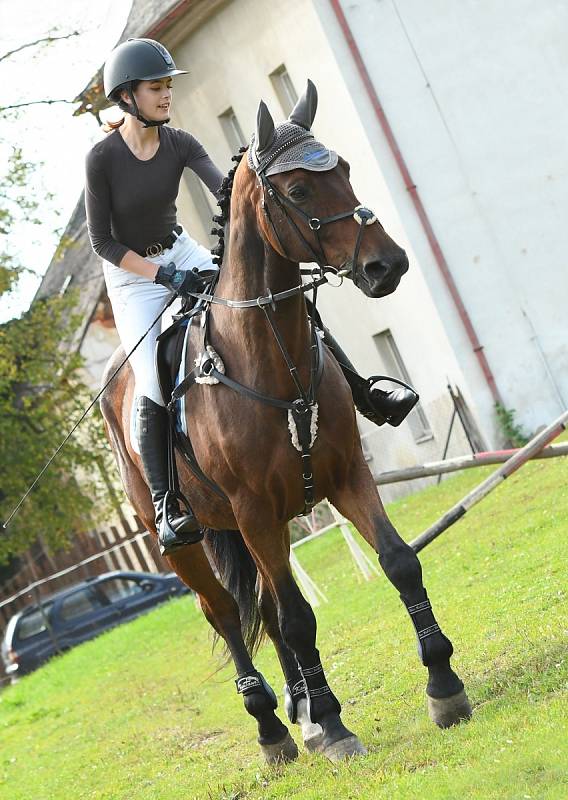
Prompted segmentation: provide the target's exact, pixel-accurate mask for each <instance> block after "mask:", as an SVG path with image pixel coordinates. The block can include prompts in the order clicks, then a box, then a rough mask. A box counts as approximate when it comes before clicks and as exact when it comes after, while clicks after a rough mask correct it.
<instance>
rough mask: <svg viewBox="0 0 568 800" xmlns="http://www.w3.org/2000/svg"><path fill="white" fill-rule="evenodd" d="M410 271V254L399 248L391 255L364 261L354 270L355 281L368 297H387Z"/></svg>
mask: <svg viewBox="0 0 568 800" xmlns="http://www.w3.org/2000/svg"><path fill="white" fill-rule="evenodd" d="M405 272H408V256H407V255H406V253H405V251H404V250H402V249H401V248H397V250H396V251H394V252H393V253H392V254H389V256H385V257H383V258H380V259H375V260H372V261H366V262H364V263H362V264H361V265H360V266H359V268H358V269H357V270H355V271H354V276H353V283H354V284H355V285H356V286H357V288H358V289H360V290H361V291H362V292H363V294H366V295H367V297H386V295H388V294H392V292H394V290H395V289H396V288H397V286H398V284H399V283H400V279H401V278H402V276H403V275H404V273H405Z"/></svg>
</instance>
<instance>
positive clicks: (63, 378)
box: [0, 45, 109, 564]
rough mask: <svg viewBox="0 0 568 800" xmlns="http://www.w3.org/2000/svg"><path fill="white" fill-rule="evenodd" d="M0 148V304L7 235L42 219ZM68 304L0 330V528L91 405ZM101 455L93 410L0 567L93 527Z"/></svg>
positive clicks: (9, 272)
mask: <svg viewBox="0 0 568 800" xmlns="http://www.w3.org/2000/svg"><path fill="white" fill-rule="evenodd" d="M24 46H26V45H23V46H22V47H24ZM18 49H22V48H18ZM8 55H9V54H8ZM4 57H6V54H4V56H0V61H2V60H3V58H4ZM1 118H2V111H1V110H0V120H1ZM0 144H1V145H2V146H3V147H4V148H8V149H9V150H10V153H11V155H10V157H9V158H8V161H7V163H6V166H5V170H4V172H3V173H1V174H0V233H1V234H2V241H3V246H2V247H1V248H0V301H1V300H2V299H3V298H4V299H5V298H6V297H7V296H8V294H9V293H10V292H13V291H15V290H16V288H17V285H18V280H19V278H20V277H21V275H22V274H23V272H25V271H26V270H27V269H28V267H27V265H26V264H22V263H20V259H19V258H18V257H17V255H15V254H14V251H13V250H10V249H9V244H8V243H9V237H10V234H12V233H13V232H14V229H15V227H16V226H17V225H18V224H20V223H21V222H22V220H25V221H26V222H27V223H30V224H32V225H33V224H35V225H37V224H41V222H42V219H41V216H42V215H41V209H40V207H39V204H38V202H37V200H36V199H35V194H34V187H33V179H34V171H35V165H34V164H33V163H30V162H29V161H26V159H25V157H24V154H23V152H22V150H21V149H20V148H19V147H17V146H15V145H13V144H11V143H9V142H6V141H3V142H0ZM45 199H46V198H45V197H42V204H43V206H42V207H45ZM75 305H76V297H75V296H74V295H73V293H66V294H65V295H63V296H59V295H57V296H54V297H50V298H46V299H44V300H41V301H36V302H34V303H33V304H32V305H31V307H30V308H29V310H28V311H26V312H25V313H24V314H23V315H22V316H21V317H19V318H16V319H12V320H10V321H9V322H7V323H4V324H3V325H1V326H0V519H2V520H3V521H4V520H6V518H7V516H8V514H9V513H10V511H11V510H12V509H13V507H14V506H15V505H16V503H17V501H18V500H19V498H20V497H21V496H22V495H23V493H24V492H25V490H26V488H27V487H28V486H29V485H30V484H31V482H32V481H33V479H34V477H35V476H36V474H37V473H38V472H39V471H40V469H41V468H42V466H43V465H44V463H45V462H46V461H47V459H48V458H49V457H50V456H51V454H52V453H53V452H54V451H55V449H56V448H57V446H58V445H59V443H60V442H61V440H62V439H63V438H64V436H65V434H66V433H67V431H68V430H69V429H70V428H71V427H72V425H73V422H74V421H75V420H76V419H77V418H78V417H79V416H80V413H81V411H82V410H83V408H84V407H85V406H86V405H87V404H88V401H89V398H90V394H91V392H90V391H89V390H88V389H87V386H86V384H85V383H84V380H83V376H82V369H81V368H82V361H81V357H80V355H79V353H78V352H77V339H76V335H75V333H76V331H77V328H78V326H79V324H80V322H81V320H80V319H79V317H78V316H77V314H76V313H75V312H74V308H75ZM107 452H108V447H106V445H105V441H104V434H103V426H102V420H101V418H100V414H98V413H97V412H96V411H95V412H93V414H92V416H91V417H90V418H87V420H86V421H85V423H84V424H83V426H82V427H81V428H80V430H79V431H78V433H77V434H76V435H75V436H74V437H73V438H71V439H70V441H69V442H68V444H67V445H66V446H65V448H64V449H63V450H62V451H61V453H60V454H59V455H58V456H57V459H56V460H55V461H54V462H53V464H52V465H51V467H50V468H49V470H48V471H47V472H46V473H45V475H44V476H43V478H42V479H41V481H40V483H39V484H38V486H37V487H36V488H35V489H34V491H33V492H32V493H31V494H30V496H29V497H28V499H27V500H26V501H25V503H24V505H23V506H22V508H21V510H20V511H19V513H18V515H17V516H16V517H15V518H14V520H13V522H12V523H11V524H10V526H9V528H8V530H7V531H3V532H0V564H1V563H5V562H7V561H8V560H9V558H10V556H13V555H17V554H20V553H23V552H24V551H25V550H26V549H27V548H28V547H29V546H30V545H31V544H33V542H34V541H35V540H36V539H37V538H38V537H39V536H41V537H42V539H43V540H44V542H46V543H47V544H48V545H49V546H51V547H52V548H54V549H56V548H59V547H61V546H64V545H65V544H66V543H68V542H69V541H70V540H71V539H72V538H73V536H74V535H75V534H76V533H78V532H79V531H84V530H86V529H89V528H91V527H93V526H94V525H95V524H96V522H97V520H99V519H100V517H101V515H102V514H103V513H104V512H105V511H107V510H108V503H109V499H108V495H107V490H106V486H105V483H104V481H102V480H101V475H100V469H101V467H103V468H104V461H105V458H106V457H107V456H106V453H107Z"/></svg>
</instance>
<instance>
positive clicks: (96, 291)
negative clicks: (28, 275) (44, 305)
mask: <svg viewBox="0 0 568 800" xmlns="http://www.w3.org/2000/svg"><path fill="white" fill-rule="evenodd" d="M68 288H69V289H78V290H79V292H78V303H77V308H76V311H77V313H78V314H80V315H81V326H80V330H79V331H78V332H77V336H78V337H79V339H81V338H82V336H83V333H84V332H85V329H86V328H87V326H88V325H89V322H90V320H91V315H92V313H93V311H94V310H95V308H96V305H97V303H98V301H99V299H100V297H101V294H102V292H103V289H104V276H103V271H102V269H101V260H100V258H99V256H97V255H96V253H95V252H94V251H93V249H92V247H91V243H90V241H89V236H88V233H87V217H86V213H85V202H84V193H83V192H81V195H80V197H79V201H78V203H77V205H76V206H75V210H74V211H73V213H72V215H71V218H70V219H69V222H68V223H67V226H66V228H65V232H64V234H63V236H62V238H61V240H60V242H59V246H58V248H57V250H56V251H55V254H54V256H53V258H52V259H51V262H50V264H49V267H48V268H47V271H46V273H45V275H44V277H43V280H42V282H41V284H40V287H39V289H38V290H37V292H36V295H35V297H34V300H33V302H35V301H37V300H41V299H44V298H46V297H51V296H53V295H55V294H63V293H64V292H65V291H66V290H67V289H68Z"/></svg>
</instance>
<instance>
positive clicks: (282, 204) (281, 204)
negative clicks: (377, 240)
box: [256, 164, 381, 277]
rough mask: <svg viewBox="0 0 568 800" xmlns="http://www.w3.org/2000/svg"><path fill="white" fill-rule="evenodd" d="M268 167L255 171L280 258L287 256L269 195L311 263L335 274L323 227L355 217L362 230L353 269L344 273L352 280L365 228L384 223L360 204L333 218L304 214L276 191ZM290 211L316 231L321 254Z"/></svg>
mask: <svg viewBox="0 0 568 800" xmlns="http://www.w3.org/2000/svg"><path fill="white" fill-rule="evenodd" d="M266 166H268V164H263V165H261V166H259V168H258V169H257V171H256V174H257V176H258V179H259V182H260V184H261V186H262V210H263V211H264V214H265V216H266V219H267V220H268V222H269V223H270V227H271V228H272V231H273V233H274V236H275V237H276V241H277V242H278V246H279V247H280V249H281V251H282V253H281V255H283V256H284V257H285V258H287V257H288V256H287V254H286V248H285V247H284V245H283V244H282V239H281V238H280V235H279V233H278V230H277V228H276V226H275V224H274V220H273V219H272V215H271V213H270V209H269V204H268V202H267V196H268V197H269V198H270V200H272V201H273V203H274V204H275V205H276V206H277V207H278V208H279V209H280V210H281V211H282V213H283V214H284V216H285V218H286V221H287V222H288V224H289V225H290V227H291V228H292V230H293V231H294V233H295V234H296V236H297V237H298V238H299V239H300V241H301V242H302V245H303V246H304V247H306V248H307V250H308V253H309V255H310V259H311V260H312V261H315V263H316V264H317V265H318V266H319V268H320V270H330V271H335V272H336V273H339V272H340V270H338V269H335V268H334V267H331V266H330V265H329V262H328V259H327V256H326V254H325V250H324V246H323V242H322V240H321V236H320V230H321V229H322V227H323V226H324V225H329V224H330V223H332V222H337V221H338V220H340V219H348V218H349V217H352V218H353V219H354V220H355V222H357V223H358V225H359V231H358V233H357V239H356V241H355V248H354V252H353V258H352V259H351V264H352V267H351V269H349V270H341V272H342V275H343V276H345V277H349V276H350V275H351V273H352V270H353V269H354V268H355V266H356V264H357V259H358V257H359V251H360V249H361V242H362V240H363V233H364V231H365V228H366V227H367V226H368V225H373V223H375V222H377V223H378V224H379V225H380V224H381V223H380V222H379V220H378V219H377V217H376V216H375V214H374V212H373V211H371V209H370V208H367V206H363V205H358V206H355V208H354V209H352V210H350V211H342V212H340V213H339V214H333V215H332V216H330V217H323V218H322V217H317V216H311V215H310V214H308V213H307V212H306V211H304V209H303V208H299V207H298V206H297V205H296V204H295V203H293V202H292V201H291V200H290V199H289V198H288V197H286V195H284V194H282V192H281V191H280V190H279V189H277V188H276V186H275V185H274V184H273V183H272V181H271V180H270V179H269V178H268V176H267V175H266V174H265V172H264V169H266ZM288 208H289V209H292V210H293V211H294V212H295V213H296V214H298V215H299V216H300V217H302V218H303V219H304V221H305V222H306V224H307V225H308V227H309V229H310V230H311V231H313V233H314V235H315V238H316V241H317V247H318V250H319V253H318V252H316V251H315V250H314V248H313V247H312V245H311V244H310V242H309V241H308V240H307V239H306V237H305V236H304V234H303V233H302V231H301V230H300V228H299V227H298V225H297V224H296V222H295V220H294V218H293V217H292V216H291V215H290V214H289V213H288V210H287V209H288Z"/></svg>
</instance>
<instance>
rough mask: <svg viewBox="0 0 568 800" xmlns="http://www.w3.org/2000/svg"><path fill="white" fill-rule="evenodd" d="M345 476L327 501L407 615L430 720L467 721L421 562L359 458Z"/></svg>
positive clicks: (465, 702)
mask: <svg viewBox="0 0 568 800" xmlns="http://www.w3.org/2000/svg"><path fill="white" fill-rule="evenodd" d="M347 475H348V476H349V477H348V481H347V482H346V484H345V485H344V486H343V487H341V489H340V490H339V491H337V492H336V494H335V495H334V496H333V497H330V498H329V499H330V500H331V502H332V503H333V505H334V506H335V507H336V508H337V509H338V510H339V511H340V513H341V514H343V515H344V516H345V517H347V519H349V520H351V522H352V523H353V524H354V525H355V527H356V528H357V530H358V531H359V532H360V533H361V534H362V536H363V537H364V538H365V539H366V540H367V542H369V544H370V545H371V547H373V548H374V549H375V551H376V552H377V553H378V556H379V563H380V565H381V567H382V568H383V570H384V572H385V574H386V576H387V578H388V579H389V581H390V582H391V583H392V584H393V586H394V587H395V589H396V590H397V591H398V593H399V595H400V599H401V600H402V602H403V603H404V605H405V607H406V610H407V612H408V614H409V615H410V618H411V620H412V624H413V625H414V628H415V631H416V637H417V643H418V655H419V657H420V659H421V661H422V663H423V664H424V666H425V667H427V668H428V685H427V687H426V695H427V698H428V712H429V714H430V718H431V719H432V721H433V722H435V723H436V725H438V726H440V727H441V728H448V727H450V726H451V725H455V724H456V723H458V722H460V720H463V719H469V718H470V717H471V713H472V712H471V706H470V703H469V700H468V698H467V695H466V693H465V691H464V686H463V683H462V681H461V680H460V679H459V678H458V676H457V675H456V673H455V672H454V671H453V670H452V668H451V667H450V657H451V655H452V653H453V646H452V643H451V641H450V640H449V639H448V637H447V636H446V635H445V634H444V633H442V630H441V629H440V626H439V625H438V623H437V621H436V619H435V617H434V612H433V610H432V606H431V603H430V599H429V598H428V595H427V594H426V589H425V588H424V585H423V583H422V568H421V566H420V561H419V560H418V557H417V555H416V553H415V552H414V550H413V549H412V548H411V547H409V545H407V544H406V543H405V542H404V541H403V540H402V539H401V537H400V536H399V535H398V533H397V532H396V530H395V528H394V527H393V525H392V523H391V521H390V520H389V518H388V516H387V514H386V512H385V510H384V508H383V504H382V502H381V500H380V497H379V495H378V492H377V488H376V486H375V484H374V482H373V478H372V475H371V473H370V471H369V468H368V467H367V465H366V464H365V462H364V460H363V456H362V454H360V455H359V454H358V455H357V457H356V460H355V464H354V465H353V467H352V468H351V469H350V470H347Z"/></svg>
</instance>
